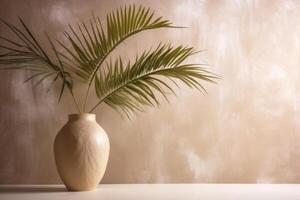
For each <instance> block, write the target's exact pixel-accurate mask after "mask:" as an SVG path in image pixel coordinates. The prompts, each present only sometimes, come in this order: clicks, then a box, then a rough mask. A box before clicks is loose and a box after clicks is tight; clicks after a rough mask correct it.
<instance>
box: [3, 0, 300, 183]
mask: <svg viewBox="0 0 300 200" xmlns="http://www.w3.org/2000/svg"><path fill="white" fill-rule="evenodd" d="M129 2H130V3H138V4H140V3H142V4H143V5H148V6H150V7H152V8H154V9H155V10H156V13H158V14H161V15H164V16H165V17H167V18H169V19H170V20H172V21H174V23H175V24H176V25H182V26H188V27H191V28H189V29H181V30H160V31H158V32H147V33H143V34H141V35H140V36H137V37H135V38H132V39H130V40H129V41H127V42H126V45H122V46H121V47H120V48H118V50H117V52H116V53H118V52H120V53H122V55H124V56H125V57H130V56H131V55H134V52H136V51H137V50H141V49H147V48H149V47H151V46H154V45H156V44H158V42H159V41H160V39H164V40H167V41H172V42H174V43H176V44H181V43H182V44H187V45H193V46H195V47H197V48H198V49H206V50H207V51H206V52H204V53H202V54H200V55H197V56H195V57H194V61H195V62H196V61H199V60H200V61H202V62H205V63H209V64H211V65H212V67H210V69H211V70H212V71H214V72H216V73H218V74H220V75H221V76H222V77H223V79H222V80H221V81H220V82H219V84H218V85H207V86H208V90H209V94H208V95H206V96H202V95H201V94H199V92H197V91H194V90H190V89H187V88H183V89H181V90H179V91H178V97H177V98H176V97H173V98H171V104H167V103H163V104H162V105H161V107H160V108H159V109H149V111H148V112H147V113H139V114H137V115H136V117H135V118H134V119H133V120H132V121H128V120H124V119H122V118H120V117H119V116H118V115H117V114H116V113H115V112H114V111H113V110H111V109H110V108H109V107H107V106H105V105H103V106H102V107H100V108H99V109H98V110H97V117H98V122H99V123H100V124H101V125H102V126H103V127H104V129H105V130H106V131H107V133H108V135H109V138H110V141H111V155H110V161H109V165H108V168H107V172H106V175H105V177H104V180H103V182H105V183H141V182H151V183H152V182H154V183H161V182H174V183H176V182H215V183H216V182H253V183H261V182H268V183H269V182H270V183H282V182H289V183H296V182H297V183H300V121H299V120H300V79H299V74H300V2H299V1H296V0H295V1H289V0H282V1H279V0H277V1H276V0H274V1H273V0H266V1H264V0H261V1H257V0H256V1H255V0H253V1H251V0H247V1H243V0H240V1H238V0H237V1H229V0H228V1H226V0H224V1H221V0H219V1H217V0H210V1H209V0H207V1H204V0H203V1H201V0H186V1H183V0H169V1H167V0H165V1H162V0H161V1H159V0H146V1H134V0H131V1H125V0H120V1H116V0H114V1H108V0H107V1H101V0H85V1H83V0H82V1H80V0H68V1H63V0H61V1H59V0H23V1H21V0H20V1H18V0H1V1H0V17H2V18H4V19H5V20H8V21H10V22H16V19H17V16H18V15H19V16H23V17H24V18H25V20H26V21H27V22H28V23H29V24H30V25H31V26H32V27H34V29H36V31H37V33H38V34H39V35H41V38H42V34H43V32H44V31H45V30H47V31H50V34H51V36H53V37H57V38H61V36H62V34H61V32H60V31H59V30H60V29H61V30H63V29H64V28H65V27H66V24H67V23H74V22H76V21H77V20H78V19H88V17H89V16H90V12H91V10H94V12H95V13H96V14H98V15H99V16H104V15H105V13H107V12H108V11H110V10H111V9H114V8H116V7H119V6H121V5H124V3H129ZM0 32H1V33H2V34H7V32H6V31H5V30H3V26H1V28H0ZM158 35H159V37H157V36H158ZM141 41H142V42H141ZM28 76H29V73H28V72H1V73H0V80H1V83H0V183H57V182H60V180H59V177H58V175H57V173H56V169H55V166H54V160H53V154H52V143H53V139H54V137H55V134H56V133H57V131H58V130H59V128H60V127H61V126H62V125H63V124H64V123H65V121H66V119H67V114H68V113H71V112H73V111H74V110H73V105H72V102H71V101H70V100H69V97H68V96H65V97H66V98H65V99H64V101H63V102H61V104H60V105H59V106H57V104H56V103H57V102H56V96H55V95H54V94H55V93H50V94H48V93H47V92H45V88H43V87H47V83H45V84H44V86H42V87H37V88H33V84H31V83H29V84H23V80H24V79H26V77H28ZM80 91H82V90H81V89H79V92H80Z"/></svg>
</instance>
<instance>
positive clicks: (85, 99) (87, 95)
mask: <svg viewBox="0 0 300 200" xmlns="http://www.w3.org/2000/svg"><path fill="white" fill-rule="evenodd" d="M90 88H91V87H90V86H88V89H87V92H86V95H85V98H84V104H83V112H85V107H86V103H87V99H88V97H89V92H90Z"/></svg>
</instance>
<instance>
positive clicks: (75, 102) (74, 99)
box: [69, 89, 82, 114]
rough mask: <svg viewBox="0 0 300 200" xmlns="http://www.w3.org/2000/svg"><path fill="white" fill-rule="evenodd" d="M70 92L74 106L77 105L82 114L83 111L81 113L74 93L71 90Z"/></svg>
mask: <svg viewBox="0 0 300 200" xmlns="http://www.w3.org/2000/svg"><path fill="white" fill-rule="evenodd" d="M69 91H70V93H71V96H72V98H73V101H74V104H75V106H76V108H77V111H78V112H79V113H80V114H81V113H82V111H81V109H80V107H79V106H78V103H77V101H76V98H75V96H74V93H73V91H72V90H71V89H70V90H69Z"/></svg>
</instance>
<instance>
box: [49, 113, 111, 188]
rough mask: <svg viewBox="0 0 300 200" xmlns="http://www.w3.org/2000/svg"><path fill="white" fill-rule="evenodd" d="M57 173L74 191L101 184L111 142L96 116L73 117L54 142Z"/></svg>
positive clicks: (71, 116) (74, 115)
mask: <svg viewBox="0 0 300 200" xmlns="http://www.w3.org/2000/svg"><path fill="white" fill-rule="evenodd" d="M54 155H55V162H56V167H57V170H58V173H59V175H60V177H61V179H62V181H63V183H64V184H65V185H66V187H67V189H68V190H71V191H85V190H92V189H95V188H96V187H97V185H98V184H99V182H100V181H101V179H102V177H103V175H104V172H105V169H106V165H107V161H108V155H109V140H108V137H107V135H106V133H105V131H104V130H103V129H102V128H101V126H99V124H98V123H97V122H96V116H95V115H94V114H72V115H69V121H68V122H67V124H66V125H65V126H64V127H63V128H62V129H61V130H60V131H59V133H58V134H57V136H56V137H55V141H54Z"/></svg>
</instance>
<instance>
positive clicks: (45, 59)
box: [0, 18, 72, 100]
mask: <svg viewBox="0 0 300 200" xmlns="http://www.w3.org/2000/svg"><path fill="white" fill-rule="evenodd" d="M19 21H20V23H21V25H22V29H21V28H18V27H17V26H14V25H12V24H10V23H8V22H6V21H4V20H1V22H2V23H3V24H4V25H6V26H7V27H8V29H9V30H11V32H12V33H13V34H14V36H15V37H16V38H18V40H19V41H13V40H11V39H9V38H7V37H4V36H0V40H2V41H3V42H4V44H2V43H1V45H0V49H2V50H4V51H5V53H3V54H1V55H0V64H2V65H5V67H1V68H0V69H2V70H3V69H27V70H31V71H33V75H32V76H30V77H29V78H28V79H26V80H25V82H27V81H29V80H32V79H37V82H36V84H39V83H41V82H42V81H43V80H45V79H48V78H51V77H53V78H52V82H54V81H56V80H57V78H58V77H60V78H61V80H62V86H61V91H60V95H59V100H60V99H61V96H62V94H63V91H64V88H65V85H67V87H68V88H69V89H71V90H72V78H71V77H70V74H69V73H68V72H66V71H65V70H64V66H63V63H62V60H61V59H60V57H59V55H58V51H57V49H56V48H55V46H54V44H53V42H52V40H51V39H50V38H49V37H48V35H47V38H48V41H49V44H50V45H51V48H52V49H53V52H54V54H55V58H56V61H54V59H52V58H50V56H49V55H48V53H47V52H46V51H45V50H44V48H42V46H41V44H40V43H39V42H38V40H37V39H36V38H35V36H34V34H33V33H32V31H31V30H30V29H29V27H28V26H27V25H26V24H25V23H24V21H23V20H22V19H21V18H19ZM52 85H53V84H52V83H51V84H50V86H52Z"/></svg>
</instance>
